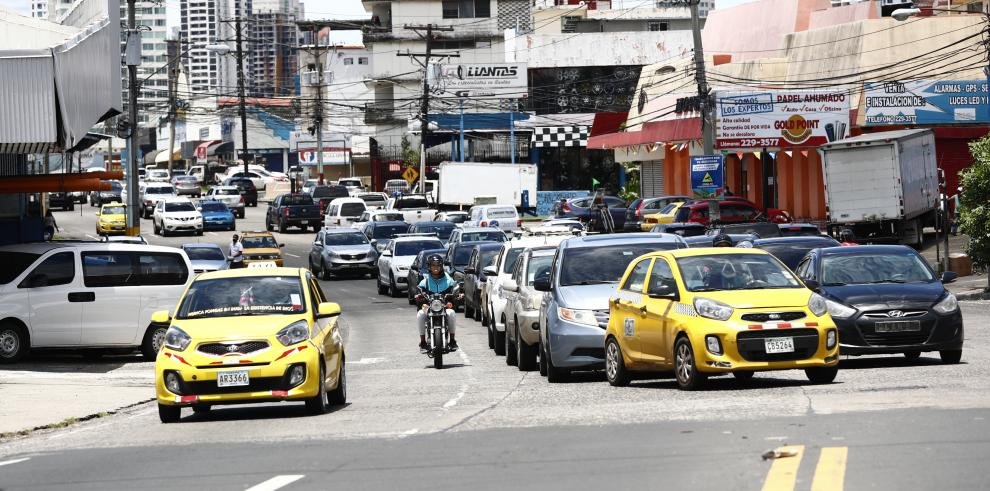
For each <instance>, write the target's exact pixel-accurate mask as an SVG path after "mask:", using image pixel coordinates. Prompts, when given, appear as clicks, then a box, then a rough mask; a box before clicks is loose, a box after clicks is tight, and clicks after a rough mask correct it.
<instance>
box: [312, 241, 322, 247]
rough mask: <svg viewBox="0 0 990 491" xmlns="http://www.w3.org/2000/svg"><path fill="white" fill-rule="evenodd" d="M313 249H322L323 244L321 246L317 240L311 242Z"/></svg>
mask: <svg viewBox="0 0 990 491" xmlns="http://www.w3.org/2000/svg"><path fill="white" fill-rule="evenodd" d="M313 247H323V244H321V243H320V241H318V240H317V241H315V242H313Z"/></svg>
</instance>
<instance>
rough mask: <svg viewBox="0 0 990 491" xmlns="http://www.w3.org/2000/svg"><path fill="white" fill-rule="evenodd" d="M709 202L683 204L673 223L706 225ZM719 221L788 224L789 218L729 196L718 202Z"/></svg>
mask: <svg viewBox="0 0 990 491" xmlns="http://www.w3.org/2000/svg"><path fill="white" fill-rule="evenodd" d="M708 202H709V200H699V201H692V202H691V203H685V204H683V205H681V207H680V208H679V209H678V210H677V215H675V216H674V221H675V222H693V223H700V224H703V225H708V221H709V220H708ZM718 207H719V215H721V218H720V221H721V222H722V223H741V222H752V221H757V220H768V221H770V222H773V223H788V222H790V221H791V216H790V214H788V213H787V212H786V211H784V210H781V209H778V208H768V209H767V213H764V212H763V210H762V209H761V208H760V207H759V206H756V204H755V203H753V202H752V201H749V200H747V199H745V198H740V197H737V196H730V197H727V198H725V199H724V200H722V201H719V202H718Z"/></svg>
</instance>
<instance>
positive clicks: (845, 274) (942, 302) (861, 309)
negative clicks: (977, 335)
mask: <svg viewBox="0 0 990 491" xmlns="http://www.w3.org/2000/svg"><path fill="white" fill-rule="evenodd" d="M795 272H796V273H797V274H798V276H800V277H801V278H802V279H803V280H804V282H805V284H806V285H808V287H809V288H811V289H812V290H815V291H817V292H818V293H820V294H821V295H822V296H824V297H825V299H826V300H827V302H828V312H829V314H831V316H832V319H833V320H834V321H835V324H836V326H838V327H839V345H840V348H839V351H840V353H842V354H844V355H868V354H893V353H903V354H904V356H906V357H907V358H908V359H915V358H917V357H919V356H920V355H921V353H922V352H926V351H938V352H939V355H940V356H941V358H942V362H944V363H959V360H960V358H961V357H962V347H963V318H962V313H961V312H960V310H959V304H958V303H957V302H956V297H955V295H953V294H952V293H950V292H949V291H947V290H946V289H945V286H944V285H943V284H942V283H943V282H950V281H953V280H955V279H956V273H953V272H946V273H943V274H942V277H941V278H939V277H937V276H936V275H935V273H934V272H933V271H932V269H931V267H930V266H928V263H927V262H925V260H924V258H922V257H921V256H920V255H919V254H918V253H917V252H915V250H914V249H911V248H909V247H906V246H894V245H890V246H888V245H883V246H880V245H870V246H847V247H829V248H826V249H815V250H813V251H811V252H810V253H808V255H807V256H806V257H805V258H804V259H802V260H801V263H800V264H798V267H797V269H796V270H795Z"/></svg>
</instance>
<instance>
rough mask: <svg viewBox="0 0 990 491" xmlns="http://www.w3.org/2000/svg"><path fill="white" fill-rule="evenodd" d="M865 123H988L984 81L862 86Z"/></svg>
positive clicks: (930, 81) (877, 124)
mask: <svg viewBox="0 0 990 491" xmlns="http://www.w3.org/2000/svg"><path fill="white" fill-rule="evenodd" d="M863 92H864V100H865V102H864V106H865V108H866V111H865V112H866V116H865V119H864V125H865V126H889V125H906V124H973V123H988V122H990V106H988V100H987V81H986V80H945V81H933V80H910V81H904V82H882V83H868V84H865V86H864V91H863Z"/></svg>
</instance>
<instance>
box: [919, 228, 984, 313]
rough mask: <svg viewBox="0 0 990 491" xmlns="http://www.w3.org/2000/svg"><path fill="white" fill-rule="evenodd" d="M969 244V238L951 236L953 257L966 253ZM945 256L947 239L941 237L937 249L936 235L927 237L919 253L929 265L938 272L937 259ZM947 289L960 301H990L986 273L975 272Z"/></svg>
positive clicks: (950, 249)
mask: <svg viewBox="0 0 990 491" xmlns="http://www.w3.org/2000/svg"><path fill="white" fill-rule="evenodd" d="M968 244H969V237H967V236H965V235H962V234H959V235H954V236H953V235H950V236H949V253H950V254H952V255H955V254H959V253H965V252H966V246H967V245H968ZM936 251H937V252H938V256H941V257H944V255H945V238H944V236H943V237H941V240H939V241H938V245H937V247H936V243H935V239H934V235H931V234H926V235H925V247H923V248H922V249H921V250H920V251H919V252H920V253H921V255H922V256H923V257H924V258H925V259H926V260H927V261H928V264H930V265H931V266H932V268H935V270H936V271H937V270H938V260H937V257H936ZM945 287H946V288H947V289H948V290H949V291H950V292H952V293H954V294H955V295H956V298H958V299H959V300H986V299H990V294H988V293H987V292H986V288H987V275H986V273H984V272H980V271H973V274H970V275H967V276H960V277H959V278H958V279H957V280H956V281H953V282H952V283H948V284H946V285H945Z"/></svg>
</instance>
